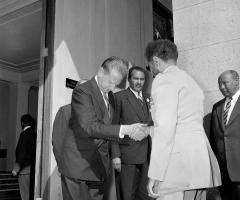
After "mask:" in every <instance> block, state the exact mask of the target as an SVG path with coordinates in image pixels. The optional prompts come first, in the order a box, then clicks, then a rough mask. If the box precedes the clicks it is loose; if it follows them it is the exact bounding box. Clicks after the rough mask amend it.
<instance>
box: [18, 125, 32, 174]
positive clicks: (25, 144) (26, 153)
mask: <svg viewBox="0 0 240 200" xmlns="http://www.w3.org/2000/svg"><path fill="white" fill-rule="evenodd" d="M15 154H16V162H17V163H18V164H19V165H20V170H21V169H23V168H24V167H26V166H31V167H32V168H33V169H34V166H35V155H36V132H35V131H34V129H33V128H28V129H26V130H25V131H23V132H22V133H21V134H20V138H19V140H18V144H17V147H16V153H15Z"/></svg>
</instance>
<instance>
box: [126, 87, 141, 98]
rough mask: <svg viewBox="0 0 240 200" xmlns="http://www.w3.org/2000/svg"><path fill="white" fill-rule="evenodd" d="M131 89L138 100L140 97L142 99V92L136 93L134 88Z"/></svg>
mask: <svg viewBox="0 0 240 200" xmlns="http://www.w3.org/2000/svg"><path fill="white" fill-rule="evenodd" d="M129 89H130V90H131V91H132V93H133V94H134V95H135V96H136V97H137V98H138V96H140V97H141V98H142V91H140V92H136V91H134V90H133V89H132V88H130V87H129Z"/></svg>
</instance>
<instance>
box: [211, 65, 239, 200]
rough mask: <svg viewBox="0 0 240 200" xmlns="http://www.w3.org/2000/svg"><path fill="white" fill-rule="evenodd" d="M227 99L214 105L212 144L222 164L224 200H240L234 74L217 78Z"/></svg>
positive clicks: (237, 125) (222, 193)
mask: <svg viewBox="0 0 240 200" xmlns="http://www.w3.org/2000/svg"><path fill="white" fill-rule="evenodd" d="M218 84H219V89H220V91H221V92H222V94H223V96H224V98H223V99H222V100H220V101H219V102H217V103H216V104H214V105H213V110H212V118H211V132H210V142H211V144H212V148H213V150H214V152H215V153H216V156H217V159H218V161H219V165H220V169H221V175H222V182H223V184H222V186H221V187H220V194H221V197H222V199H223V200H236V199H240V156H239V152H240V98H239V96H240V90H239V75H238V73H237V72H236V71H234V70H227V71H225V72H223V73H222V74H221V75H220V76H219V78H218Z"/></svg>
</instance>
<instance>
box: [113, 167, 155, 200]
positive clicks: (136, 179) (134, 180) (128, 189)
mask: <svg viewBox="0 0 240 200" xmlns="http://www.w3.org/2000/svg"><path fill="white" fill-rule="evenodd" d="M147 172H148V163H147V162H145V163H144V164H122V166H121V172H120V173H119V174H117V178H116V182H117V187H116V189H117V196H118V200H150V199H151V198H150V197H149V196H148V193H147V182H148V178H147Z"/></svg>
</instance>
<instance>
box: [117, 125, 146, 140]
mask: <svg viewBox="0 0 240 200" xmlns="http://www.w3.org/2000/svg"><path fill="white" fill-rule="evenodd" d="M121 127H122V128H121V135H128V136H129V137H130V138H131V139H133V140H135V141H141V140H142V139H143V138H145V137H147V136H148V135H149V132H150V128H149V127H148V126H147V125H146V124H140V123H136V124H131V125H122V126H121Z"/></svg>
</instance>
